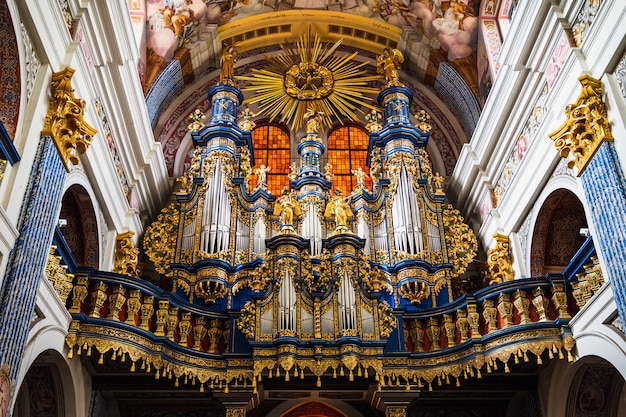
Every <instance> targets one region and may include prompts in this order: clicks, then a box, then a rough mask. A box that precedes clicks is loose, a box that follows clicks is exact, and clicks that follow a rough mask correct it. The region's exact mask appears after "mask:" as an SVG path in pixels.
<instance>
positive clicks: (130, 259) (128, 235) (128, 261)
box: [113, 230, 143, 277]
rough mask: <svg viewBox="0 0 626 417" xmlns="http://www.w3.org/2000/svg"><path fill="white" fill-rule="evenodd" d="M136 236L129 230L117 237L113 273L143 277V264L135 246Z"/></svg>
mask: <svg viewBox="0 0 626 417" xmlns="http://www.w3.org/2000/svg"><path fill="white" fill-rule="evenodd" d="M134 234H135V232H133V231H132V230H129V231H127V232H124V233H120V234H118V235H117V238H116V239H115V241H116V243H115V260H114V265H113V272H117V273H119V274H126V275H131V276H134V277H141V270H142V268H143V263H141V262H139V249H138V248H135V247H134V246H133V240H132V237H133V236H134Z"/></svg>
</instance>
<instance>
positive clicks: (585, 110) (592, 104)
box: [549, 74, 613, 176]
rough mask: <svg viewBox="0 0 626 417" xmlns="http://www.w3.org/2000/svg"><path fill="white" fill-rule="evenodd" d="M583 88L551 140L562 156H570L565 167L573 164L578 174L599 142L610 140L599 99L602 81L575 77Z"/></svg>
mask: <svg viewBox="0 0 626 417" xmlns="http://www.w3.org/2000/svg"><path fill="white" fill-rule="evenodd" d="M578 81H580V83H581V85H582V90H581V92H580V95H579V96H578V98H577V99H576V101H575V102H574V103H572V104H569V105H567V106H566V107H565V117H566V119H565V122H563V124H562V125H561V127H559V128H558V129H557V130H555V131H554V132H552V133H550V134H549V136H550V139H552V140H553V141H554V146H555V147H556V149H557V151H559V155H561V157H562V158H571V159H570V161H569V162H568V164H567V166H568V168H573V167H576V168H577V170H578V173H577V175H578V176H580V175H581V174H582V173H583V171H584V170H585V168H586V167H587V164H588V163H589V161H590V160H591V158H592V157H593V155H594V154H595V152H596V151H597V150H598V148H599V147H600V145H601V144H602V141H610V142H612V141H613V136H612V135H611V127H610V125H609V121H608V117H607V112H606V106H605V105H604V102H603V101H602V83H601V81H600V80H597V79H595V78H593V77H591V76H589V75H586V74H585V75H583V76H581V77H579V78H578Z"/></svg>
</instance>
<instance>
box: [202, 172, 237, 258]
mask: <svg viewBox="0 0 626 417" xmlns="http://www.w3.org/2000/svg"><path fill="white" fill-rule="evenodd" d="M220 162H221V161H218V162H217V163H216V164H215V172H214V173H213V177H212V178H211V180H210V183H209V187H208V189H207V193H206V199H205V201H204V208H203V210H202V233H201V235H200V248H201V249H202V250H203V251H205V252H207V253H216V252H220V251H222V250H224V249H228V240H229V237H230V215H231V207H230V201H229V200H228V195H227V194H226V186H225V185H224V175H223V173H222V168H221V163H220Z"/></svg>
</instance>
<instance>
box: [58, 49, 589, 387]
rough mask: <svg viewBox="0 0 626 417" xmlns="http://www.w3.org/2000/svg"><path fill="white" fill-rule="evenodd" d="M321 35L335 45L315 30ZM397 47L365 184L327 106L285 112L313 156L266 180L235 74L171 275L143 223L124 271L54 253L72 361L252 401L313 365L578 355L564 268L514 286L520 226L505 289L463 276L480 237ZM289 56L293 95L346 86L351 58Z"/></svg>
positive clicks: (185, 191) (356, 366) (504, 268)
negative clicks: (327, 130) (256, 164)
mask: <svg viewBox="0 0 626 417" xmlns="http://www.w3.org/2000/svg"><path fill="white" fill-rule="evenodd" d="M303 42H304V41H303ZM304 44H305V45H306V44H307V43H306V42H304ZM309 47H312V51H315V50H316V48H317V52H316V54H317V55H318V56H324V57H326V58H327V59H330V58H331V56H332V54H333V49H332V48H331V49H328V50H325V49H324V50H323V49H320V48H322V47H321V46H320V45H319V44H318V43H317V41H315V42H314V43H313V45H312V46H310V45H309ZM305 50H307V49H306V48H305ZM322 51H323V52H322ZM386 53H387V55H386V58H384V59H382V58H381V65H383V64H382V63H385V62H386V64H385V65H393V66H392V67H384V66H383V67H382V70H381V71H383V75H384V77H385V80H386V81H387V83H388V86H386V87H385V88H384V89H383V90H382V91H381V92H380V94H379V97H378V102H379V104H380V109H382V112H383V114H381V115H370V117H369V118H368V119H367V120H368V121H369V123H370V124H375V125H377V126H373V125H370V127H372V128H371V129H370V138H369V143H370V150H369V153H370V155H371V158H370V167H369V169H370V170H369V172H370V173H371V174H372V175H374V176H375V177H376V182H375V185H374V186H373V187H372V189H371V190H370V189H368V188H367V187H366V186H365V182H364V180H363V178H360V179H359V176H363V175H364V171H363V170H361V171H359V170H355V172H354V175H355V176H357V178H356V179H357V183H358V184H359V186H358V187H357V188H356V189H355V190H354V191H353V192H350V190H341V191H335V189H334V188H333V182H332V181H333V176H332V172H331V170H332V168H331V167H329V166H328V165H327V166H326V167H325V168H324V169H322V167H321V163H320V161H321V160H323V159H322V158H323V157H324V152H325V145H324V143H323V141H322V140H321V139H320V137H319V136H318V131H319V130H321V129H323V127H324V123H323V122H322V121H321V119H319V118H318V117H322V116H320V115H319V114H317V113H316V111H315V110H314V109H310V113H308V110H307V112H295V113H293V112H292V113H290V114H289V115H288V118H287V119H285V120H292V119H291V117H293V116H294V115H296V116H297V115H299V116H298V117H299V120H298V121H297V122H294V123H295V125H297V126H299V125H300V124H303V125H304V124H306V125H307V131H306V133H305V135H304V136H303V137H302V138H300V141H299V144H298V153H299V155H300V160H299V163H297V164H296V166H292V167H291V168H290V170H289V172H285V175H287V176H289V180H290V182H289V184H290V188H291V189H290V190H286V191H285V193H283V195H282V196H281V197H280V198H277V196H274V195H272V194H271V193H270V192H269V191H268V190H267V187H256V188H254V189H249V188H248V187H247V185H246V182H247V181H246V177H247V176H248V175H249V174H250V172H251V166H250V161H251V160H252V159H253V153H254V149H250V148H249V140H248V139H249V131H248V130H246V129H243V128H242V127H241V126H244V125H243V124H242V125H241V126H239V125H238V123H237V115H238V114H239V113H238V106H240V105H242V103H243V94H242V93H241V91H239V90H238V89H237V88H236V87H235V86H234V85H233V84H234V83H232V82H231V81H230V80H231V79H232V74H231V73H229V74H228V77H226V78H227V79H228V80H229V82H224V83H221V84H218V85H217V86H215V87H213V88H211V89H210V90H209V93H208V94H209V100H210V101H211V103H212V109H211V114H212V115H211V117H210V120H209V122H208V123H206V125H204V126H200V125H195V126H193V129H191V130H192V133H191V136H192V140H193V141H194V144H195V145H196V148H195V151H194V153H193V157H192V161H191V165H190V167H189V169H188V171H187V172H186V173H185V174H184V176H183V177H182V178H183V179H182V180H180V182H181V186H180V188H179V189H178V190H177V192H176V193H175V198H176V202H174V203H171V204H170V205H168V206H167V207H166V208H164V209H163V210H162V211H161V213H160V214H159V215H158V217H157V219H156V220H155V221H154V222H153V223H152V224H151V225H150V226H149V227H148V228H147V229H146V231H145V234H144V237H143V249H144V254H145V256H146V257H147V259H148V260H149V261H150V265H148V266H147V267H146V270H148V271H150V270H152V267H153V269H154V273H153V275H157V276H158V277H157V278H156V279H155V277H154V276H152V275H150V273H149V272H142V270H141V269H140V263H139V261H138V259H140V256H141V254H139V253H138V249H137V248H135V247H134V246H133V243H132V232H131V233H127V234H123V235H120V236H118V241H117V251H116V259H115V270H114V272H112V273H111V272H109V273H103V272H99V271H92V272H88V273H87V272H82V271H81V272H80V273H77V275H76V276H75V277H73V276H71V275H68V274H67V273H66V272H65V270H64V269H63V268H62V267H60V266H59V265H58V258H54V257H51V262H50V267H49V271H48V272H47V275H48V277H49V279H50V280H51V281H53V282H55V288H56V287H58V288H59V289H58V291H59V292H61V293H62V294H63V296H64V297H67V298H68V300H67V305H68V306H71V307H69V311H70V312H71V313H72V314H73V318H74V321H73V322H72V324H71V327H70V329H69V333H68V336H67V338H66V342H67V344H68V346H69V348H70V351H69V355H70V356H73V355H74V354H77V355H82V354H84V355H98V360H99V362H100V363H105V360H106V361H110V360H120V361H121V360H126V359H129V360H130V361H131V363H132V365H131V368H130V369H131V371H145V372H152V373H154V374H155V378H163V377H166V378H171V379H172V380H174V381H175V384H179V383H182V384H185V383H190V384H191V383H195V384H198V385H197V387H198V389H200V390H201V391H202V390H205V389H210V390H213V391H221V392H223V393H228V392H229V390H230V389H233V388H237V390H238V393H242V392H247V393H249V394H250V395H253V394H256V393H257V387H258V385H259V384H261V383H263V381H265V380H266V378H276V377H281V378H284V379H285V380H286V381H289V380H290V378H304V377H305V375H306V376H309V377H311V376H312V377H314V378H315V379H316V381H317V386H318V387H319V386H321V385H322V383H323V381H324V380H325V379H327V378H331V377H338V376H339V377H341V376H345V377H347V378H348V379H349V380H354V379H355V378H365V379H368V380H370V379H371V381H372V383H373V384H376V385H377V387H376V390H377V391H382V392H384V391H386V390H390V391H391V390H397V387H398V386H402V387H405V389H406V390H407V391H411V390H412V389H420V388H423V387H426V386H428V387H429V389H432V386H433V384H436V383H437V382H439V383H442V381H447V383H450V381H457V382H458V380H459V379H461V378H463V377H465V378H472V377H476V378H479V377H480V375H481V372H492V371H495V370H498V369H500V370H502V371H504V372H506V370H507V369H508V364H509V363H513V361H519V359H522V360H527V359H528V354H529V353H532V354H533V355H534V356H535V357H536V360H537V362H539V361H541V358H542V355H543V356H547V357H554V355H557V357H558V356H561V357H564V352H565V353H567V354H568V356H569V355H570V353H569V352H570V351H571V350H572V348H573V339H571V337H570V336H571V332H570V331H569V328H568V327H567V320H568V318H567V317H568V316H570V315H571V313H572V311H571V308H570V307H571V306H569V305H568V303H567V300H568V297H567V294H568V291H569V287H567V286H565V285H564V284H563V282H562V281H558V280H556V279H555V278H532V279H527V280H524V279H522V280H517V281H513V282H514V283H516V284H515V285H512V284H511V283H510V282H506V283H504V281H509V280H510V279H512V278H513V276H512V269H511V259H510V252H509V250H508V238H506V236H497V237H496V242H497V244H496V247H495V248H494V249H492V250H490V251H489V260H488V262H487V264H488V266H489V267H488V269H487V272H486V277H485V279H486V281H487V283H489V286H488V287H487V288H485V289H483V290H482V291H481V293H480V295H479V296H478V295H476V294H466V296H465V297H463V298H460V295H462V294H463V292H458V291H457V290H456V289H455V288H458V286H455V285H453V284H455V283H458V282H462V281H463V280H464V279H466V275H467V274H468V270H470V271H471V269H469V268H470V266H471V265H472V263H473V262H474V257H475V256H476V251H477V241H476V237H475V236H474V233H473V232H472V230H471V228H470V227H469V226H468V225H467V224H466V223H465V222H464V219H463V217H462V215H461V213H460V212H459V211H458V210H456V209H454V208H453V207H452V206H451V205H450V204H448V203H446V195H445V192H444V190H443V183H444V179H443V177H441V176H440V175H439V174H438V173H435V172H433V170H432V167H431V164H430V161H429V158H428V154H427V152H426V145H427V142H428V139H429V131H430V125H429V124H428V123H427V122H428V120H429V117H428V116H427V113H426V112H425V111H422V112H420V113H419V116H418V117H417V119H416V120H417V123H416V122H415V120H413V121H411V116H410V114H409V108H410V104H411V101H412V98H413V97H412V93H411V92H410V90H409V89H407V88H405V87H403V86H402V85H400V83H399V81H398V79H397V78H396V77H397V70H398V68H399V62H401V60H400V59H399V58H400V57H399V56H397V55H395V57H394V53H393V51H386ZM320 54H321V55H320ZM313 55H315V54H313ZM326 55H328V56H326ZM326 58H325V59H326ZM342 60H343V58H341V59H338V60H332V59H331V61H332V62H339V61H342ZM385 60H389V62H387V61H385ZM286 62H288V63H289V66H288V74H289V77H290V78H289V80H286V79H285V80H284V81H283V80H282V78H281V81H280V88H281V91H282V88H283V82H284V87H285V88H286V89H288V90H289V91H287V92H286V93H285V94H286V95H287V96H288V97H289V100H295V102H297V103H303V102H312V101H315V100H322V99H324V97H326V98H329V97H331V96H332V94H334V93H333V91H334V92H336V91H337V90H336V89H337V88H338V84H339V81H338V78H337V73H336V72H335V69H336V68H335V67H332V66H330V65H325V64H324V62H326V61H324V60H323V59H321V60H315V59H312V60H304V61H302V62H298V63H293V62H291V61H290V60H287V61H286ZM346 62H347V61H346ZM301 64H303V65H301ZM294 65H295V66H296V67H294ZM325 68H326V69H325ZM327 70H328V71H327ZM229 71H230V69H229ZM332 77H334V78H332ZM333 80H334V81H333ZM331 90H332V91H331ZM276 94H278V93H276ZM281 94H282V93H281ZM594 108H595V107H594ZM272 111H273V110H272ZM281 111H287V110H285V109H284V108H283V109H279V112H281ZM294 111H295V110H294ZM263 112H264V110H263V109H262V110H261V113H263ZM301 113H302V114H301ZM305 114H306V119H305ZM265 116H269V117H277V116H278V114H274V113H265ZM245 117H247V119H245ZM252 117H256V115H252V114H251V113H250V114H248V115H245V116H244V121H246V122H250V123H252V120H251V119H252ZM250 123H246V124H245V126H244V127H250V126H252V124H250ZM295 125H294V126H295ZM196 127H197V128H198V129H197V131H196V129H195V128H196ZM374 127H375V128H374ZM266 168H268V169H269V168H270V167H266ZM342 191H343V192H342ZM476 269H477V268H476ZM476 269H474V270H476ZM142 273H143V275H142ZM594 276H597V274H592V273H586V274H584V276H581V277H580V278H579V279H578V280H577V281H576V285H577V287H576V288H577V291H578V292H577V293H576V294H577V298H576V299H577V300H578V299H579V298H580V299H581V300H585V299H587V297H588V294H589V292H592V291H594V288H596V287H597V284H598V283H599V282H600V281H599V280H594V278H593V277H594ZM68 279H70V280H72V281H71V282H72V283H73V288H69V287H67V285H66V283H67V282H68ZM157 281H160V282H163V281H166V282H167V283H168V284H169V285H170V286H169V287H168V288H167V289H164V288H162V287H160V286H157V285H155V284H154V283H153V282H157ZM557 281H558V282H557ZM581 302H582V301H581ZM552 307H554V308H552ZM499 318H501V319H499ZM557 318H558V319H559V320H558V321H557ZM520 324H523V326H519V325H520ZM504 329H506V330H504ZM453 347H454V349H452V348H453ZM389 352H392V353H393V354H392V355H388V353H389ZM478 353H480V354H478ZM242 387H243V388H242Z"/></svg>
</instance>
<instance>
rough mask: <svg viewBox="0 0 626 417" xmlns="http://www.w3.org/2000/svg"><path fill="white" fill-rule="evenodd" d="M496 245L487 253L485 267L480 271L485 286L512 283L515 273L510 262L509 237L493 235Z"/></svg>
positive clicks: (498, 234)
mask: <svg viewBox="0 0 626 417" xmlns="http://www.w3.org/2000/svg"><path fill="white" fill-rule="evenodd" d="M493 237H494V238H495V239H496V245H495V246H494V248H493V249H489V251H488V252H487V263H486V267H485V268H484V269H483V270H482V271H481V273H482V275H483V282H484V284H485V285H493V284H498V283H501V282H505V281H513V279H514V278H515V273H514V272H513V265H512V260H511V247H510V243H509V237H508V236H506V235H502V234H500V233H495V234H494V235H493Z"/></svg>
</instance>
